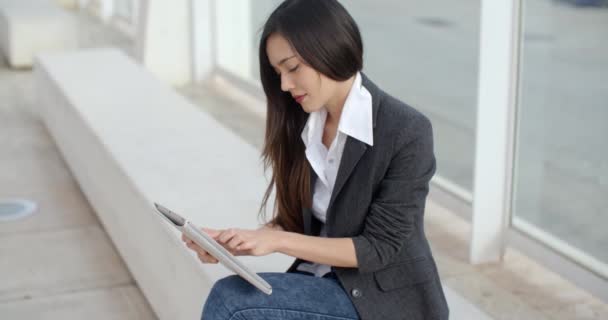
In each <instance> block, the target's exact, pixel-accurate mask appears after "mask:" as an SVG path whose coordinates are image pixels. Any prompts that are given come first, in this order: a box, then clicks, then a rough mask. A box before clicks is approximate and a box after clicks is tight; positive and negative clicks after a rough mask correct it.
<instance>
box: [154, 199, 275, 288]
mask: <svg viewBox="0 0 608 320" xmlns="http://www.w3.org/2000/svg"><path fill="white" fill-rule="evenodd" d="M154 206H155V207H156V210H158V212H159V213H160V214H161V216H162V217H164V218H165V220H167V221H168V222H169V223H170V224H171V225H173V226H174V227H175V228H177V229H178V230H179V231H181V232H183V233H184V234H185V235H186V237H188V238H189V239H192V241H194V242H195V243H196V244H198V245H199V246H200V247H201V248H203V249H204V250H205V251H207V252H209V254H211V255H212V256H213V257H215V258H216V259H217V260H218V261H219V262H220V263H222V264H223V265H224V266H226V267H227V268H228V269H230V270H232V271H234V272H235V273H236V274H238V275H239V276H241V277H242V278H243V279H245V280H247V282H249V283H251V284H252V285H253V286H255V287H256V288H258V289H260V290H261V291H262V292H264V293H265V294H267V295H270V294H272V287H271V286H270V284H268V282H266V280H264V279H262V277H260V276H259V275H257V274H256V273H255V272H253V271H251V270H250V269H249V268H247V267H246V266H245V265H243V264H242V263H241V262H240V261H239V260H237V258H236V257H235V256H233V255H232V254H231V253H230V252H229V251H228V250H226V248H224V247H223V246H222V245H221V244H219V243H218V242H217V241H215V240H214V239H213V238H211V237H210V236H209V235H208V234H206V233H205V232H202V231H200V230H199V229H198V228H197V227H196V226H194V225H193V224H192V223H190V222H189V221H187V220H186V219H184V218H183V217H182V216H180V215H179V214H177V213H175V212H173V211H171V210H169V209H167V208H165V207H163V206H161V205H159V204H157V203H154Z"/></svg>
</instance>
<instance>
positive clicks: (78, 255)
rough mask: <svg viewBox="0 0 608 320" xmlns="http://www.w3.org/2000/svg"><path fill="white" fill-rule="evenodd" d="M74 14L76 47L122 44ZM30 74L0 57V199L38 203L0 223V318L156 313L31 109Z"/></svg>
mask: <svg viewBox="0 0 608 320" xmlns="http://www.w3.org/2000/svg"><path fill="white" fill-rule="evenodd" d="M80 19H81V27H82V29H81V31H82V33H81V39H80V43H81V45H82V46H83V47H88V46H92V45H102V44H114V45H120V46H125V45H126V46H128V45H129V41H128V40H126V39H125V38H123V37H120V36H119V35H117V34H115V33H108V32H107V31H106V30H105V28H103V27H102V26H101V25H99V24H98V23H96V22H93V21H92V20H91V19H90V18H87V17H80ZM32 80H33V77H32V73H31V71H29V70H20V71H15V70H10V69H8V68H7V67H6V65H5V64H4V62H2V63H1V64H0V128H1V129H0V150H1V152H0V168H1V169H0V181H2V184H0V199H10V198H25V199H30V200H33V201H35V202H36V203H38V206H39V209H38V211H37V212H36V213H35V215H33V216H31V217H28V218H26V219H24V220H20V221H14V222H2V223H0V257H1V258H0V318H2V319H84V318H86V319H116V320H118V319H125V320H126V319H141V320H144V319H155V318H156V317H155V315H154V314H153V312H152V311H151V308H150V306H149V305H148V303H147V302H146V300H145V299H144V297H143V295H142V293H141V292H140V290H139V288H138V287H137V284H136V283H135V282H134V280H133V277H132V276H131V274H130V273H129V271H128V270H127V268H126V266H125V264H124V262H123V261H122V259H121V258H120V256H119V255H118V253H117V251H116V249H115V247H114V246H113V244H112V242H111V240H110V239H109V238H108V236H107V235H106V233H105V231H104V228H103V226H102V225H101V224H100V222H99V220H98V219H97V217H96V216H95V213H94V212H93V211H92V209H91V207H90V206H89V204H88V202H87V200H86V199H85V197H84V196H83V194H82V193H81V191H80V188H79V186H78V184H77V182H76V181H75V180H74V177H73V176H72V174H71V173H70V171H69V168H68V167H67V166H66V163H65V162H64V160H63V158H62V156H61V154H60V153H59V152H58V150H57V147H56V146H55V143H54V142H53V141H52V139H51V138H50V136H49V134H48V132H47V131H46V129H45V127H44V126H43V124H42V123H41V121H40V120H39V119H38V117H37V116H36V112H35V107H36V105H35V103H34V100H33V97H34V93H35V92H34V88H33V82H32Z"/></svg>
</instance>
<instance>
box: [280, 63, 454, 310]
mask: <svg viewBox="0 0 608 320" xmlns="http://www.w3.org/2000/svg"><path fill="white" fill-rule="evenodd" d="M362 83H363V86H365V88H367V90H368V91H369V92H370V93H371V95H372V105H373V112H372V114H373V127H374V146H373V147H369V146H368V145H366V144H365V143H363V142H360V141H358V140H356V139H353V138H351V137H348V139H347V141H346V145H345V147H344V153H343V155H342V161H341V163H340V167H339V170H338V176H337V177H336V182H335V185H334V190H333V192H332V195H331V200H330V202H329V207H328V209H327V221H326V230H327V234H328V237H332V238H341V237H350V238H352V239H353V242H354V245H355V251H356V255H357V261H358V268H338V267H332V270H333V271H334V272H335V273H336V275H337V277H338V279H339V281H340V283H341V284H342V286H343V287H344V289H345V290H346V292H347V293H348V295H349V297H350V299H351V300H352V302H353V304H354V305H355V308H356V309H357V311H358V313H359V316H360V317H361V319H363V320H375V319H378V320H392V319H395V320H396V319H408V320H415V319H448V305H447V302H446V299H445V296H444V294H443V289H442V287H441V282H440V280H439V274H438V272H437V267H436V265H435V261H434V259H433V256H432V254H431V249H430V247H429V244H428V241H427V239H426V236H425V234H424V228H423V222H424V206H425V199H426V196H427V194H428V190H429V186H428V185H429V180H430V179H431V177H432V176H433V175H434V173H435V156H434V154H433V132H432V127H431V123H430V121H429V120H428V119H427V118H426V117H425V116H424V115H422V114H421V113H420V112H418V111H417V110H415V109H414V108H412V107H410V106H408V105H406V104H404V103H402V102H401V101H399V100H397V99H396V98H393V97H392V96H390V95H389V94H387V93H385V92H383V91H382V90H381V89H379V88H378V87H377V86H376V85H375V84H374V83H373V82H371V81H370V80H369V79H368V78H367V76H365V75H364V74H362ZM310 172H311V176H312V177H311V178H312V179H311V181H312V183H311V188H312V186H314V181H315V180H314V179H316V175H315V173H314V170H312V169H311V170H310ZM302 214H303V217H304V233H305V234H308V235H318V234H319V230H320V222H319V221H318V220H317V219H316V218H315V217H314V216H313V215H312V213H311V209H310V208H305V209H304V210H303V212H302ZM301 262H303V261H302V260H300V259H296V261H295V262H294V263H293V265H292V266H291V267H290V268H289V270H287V272H293V271H295V269H296V268H297V266H298V265H299V264H300V263H301Z"/></svg>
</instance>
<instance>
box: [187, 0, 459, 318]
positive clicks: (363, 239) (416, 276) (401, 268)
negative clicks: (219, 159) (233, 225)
mask: <svg viewBox="0 0 608 320" xmlns="http://www.w3.org/2000/svg"><path fill="white" fill-rule="evenodd" d="M259 55H260V74H261V79H262V84H263V87H264V92H265V93H266V97H267V107H268V113H267V123H266V137H265V146H264V150H263V157H264V160H265V163H266V165H267V167H268V166H269V167H271V168H272V172H273V176H272V180H271V183H270V185H269V187H268V189H267V190H266V195H265V197H264V200H263V203H262V208H264V206H265V205H266V202H267V200H268V198H269V195H270V193H271V191H272V190H275V191H276V202H275V206H274V209H275V210H274V215H273V218H272V220H271V221H270V222H269V223H268V224H266V225H265V226H264V227H262V228H260V229H258V230H238V229H228V230H210V229H205V231H206V232H207V233H209V234H210V235H211V236H213V237H214V238H215V239H216V240H217V241H219V242H220V243H222V244H223V245H224V246H225V247H226V248H227V249H229V250H230V251H231V252H233V253H234V254H236V255H253V256H263V255H267V254H270V253H273V252H281V253H284V254H287V255H290V256H293V257H295V258H297V259H296V260H295V262H294V263H293V265H292V266H291V267H290V268H289V270H287V272H286V273H262V274H261V276H262V277H263V278H264V279H266V281H268V282H269V283H270V284H271V285H272V286H273V294H272V295H270V296H266V295H265V294H263V293H261V292H259V291H258V290H255V289H254V288H253V287H252V286H251V285H249V284H248V283H247V282H245V281H244V280H242V279H241V278H239V277H237V276H231V277H227V278H224V279H222V280H220V281H218V282H217V283H216V284H215V285H214V287H213V289H212V290H211V293H210V295H209V297H208V298H207V301H206V304H205V306H204V309H203V319H205V320H214V319H370V320H371V319H384V320H386V319H447V318H448V307H447V304H446V300H445V297H444V294H443V291H442V287H441V283H440V280H439V275H438V272H437V268H436V265H435V262H434V259H433V257H432V254H431V250H430V248H429V244H428V242H427V240H426V237H425V234H424V230H423V215H424V205H425V198H426V196H427V193H428V184H429V180H430V179H431V177H432V176H433V174H434V173H435V158H434V155H433V137H432V128H431V123H430V122H429V120H428V119H427V118H426V117H425V116H423V115H422V114H421V113H419V112H418V111H416V110H415V109H413V108H412V107H410V106H408V105H406V104H404V103H402V102H400V101H399V100H397V99H395V98H393V97H392V96H390V95H388V94H387V93H385V92H383V91H382V90H381V89H379V88H378V87H377V86H376V85H375V84H374V83H373V82H372V81H371V80H369V79H368V78H367V77H366V76H365V75H364V74H363V73H361V72H360V71H361V69H362V65H363V62H362V60H363V45H362V41H361V36H360V34H359V30H358V27H357V25H356V24H355V22H354V21H353V19H352V17H351V16H350V15H349V14H348V12H347V11H346V10H345V9H344V7H342V6H341V5H340V4H339V3H338V2H337V1H335V0H287V1H285V2H283V3H282V4H281V5H280V6H279V7H278V8H277V9H275V11H274V12H273V13H272V14H271V15H270V17H269V18H268V21H267V22H266V24H265V26H264V30H263V33H262V37H261V41H260V52H259ZM183 240H184V241H185V242H186V243H187V245H188V247H189V248H191V249H193V250H195V251H196V252H197V253H198V255H199V258H200V259H201V261H202V262H204V263H217V260H216V259H215V258H213V257H212V256H210V255H209V254H208V253H207V252H205V251H204V250H202V249H201V248H200V247H198V246H197V245H196V244H194V243H193V242H192V241H190V240H189V239H187V238H184V239H183Z"/></svg>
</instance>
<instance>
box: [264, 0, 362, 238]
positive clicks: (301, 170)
mask: <svg viewBox="0 0 608 320" xmlns="http://www.w3.org/2000/svg"><path fill="white" fill-rule="evenodd" d="M274 33H277V34H280V35H282V36H283V37H284V38H285V39H287V41H288V42H289V43H290V44H291V46H292V48H293V49H294V50H295V51H296V52H297V53H298V54H299V56H300V57H301V58H302V59H303V60H304V63H306V64H307V65H309V66H311V67H312V68H313V69H315V70H316V71H317V72H319V73H321V74H323V75H325V76H326V77H328V78H330V79H333V80H335V81H345V80H347V79H349V78H351V77H352V76H353V75H354V74H356V73H357V72H358V71H360V70H361V69H362V67H363V43H362V40H361V35H360V33H359V28H358V27H357V24H356V23H355V21H354V20H353V18H352V17H351V16H350V14H349V13H348V12H347V11H346V9H345V8H344V7H343V6H342V5H341V4H340V3H338V1H336V0H286V1H284V2H283V3H281V4H280V5H279V6H278V7H277V8H276V9H275V10H274V11H273V12H272V14H271V15H270V17H269V18H268V20H267V21H266V23H265V24H264V29H263V32H262V36H261V39H260V48H259V57H260V78H261V80H262V86H263V87H264V93H265V94H266V99H267V116H266V135H265V140H264V147H263V150H262V159H263V161H264V168H265V170H267V169H268V168H272V178H271V181H270V184H269V185H268V188H267V189H266V193H265V194H264V198H263V200H262V205H261V207H260V214H261V215H263V212H264V209H265V208H266V205H267V202H268V199H269V197H270V195H271V193H272V191H273V189H275V190H276V198H275V204H274V210H273V218H272V220H271V221H270V223H271V224H275V225H279V226H281V227H282V228H283V229H284V230H287V231H292V232H300V233H301V232H302V231H303V223H302V209H303V208H309V207H311V205H312V195H311V185H310V184H311V181H310V170H311V168H310V165H309V164H308V161H307V160H306V155H305V148H306V147H305V145H304V142H303V141H302V139H301V133H302V130H303V129H304V126H305V125H306V121H307V119H308V114H307V113H306V112H305V111H304V110H302V107H301V106H300V105H299V104H298V103H297V102H296V101H295V100H294V99H293V98H292V97H291V94H290V93H289V92H283V91H282V90H281V79H280V76H279V75H277V73H276V72H275V71H274V69H273V67H272V65H271V64H270V61H269V59H268V55H267V53H266V42H267V40H268V38H269V37H270V36H271V35H272V34H274Z"/></svg>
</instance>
